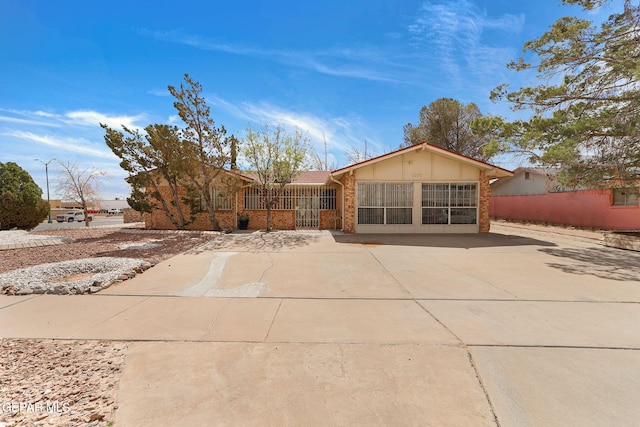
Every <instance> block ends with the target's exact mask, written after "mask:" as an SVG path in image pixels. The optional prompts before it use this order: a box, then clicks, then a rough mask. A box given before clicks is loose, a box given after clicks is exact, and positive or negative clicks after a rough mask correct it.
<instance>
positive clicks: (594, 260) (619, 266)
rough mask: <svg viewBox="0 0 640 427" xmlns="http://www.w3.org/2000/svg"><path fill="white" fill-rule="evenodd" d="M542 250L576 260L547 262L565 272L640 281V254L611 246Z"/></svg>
mask: <svg viewBox="0 0 640 427" xmlns="http://www.w3.org/2000/svg"><path fill="white" fill-rule="evenodd" d="M540 251H541V252H544V253H545V254H549V255H552V256H555V257H558V258H564V259H566V260H571V261H574V262H572V263H568V264H561V263H547V265H548V266H549V267H553V268H557V269H560V270H562V271H564V272H565V273H572V274H582V275H591V276H596V277H600V278H602V279H611V280H620V281H640V254H638V253H637V252H632V251H625V250H622V249H611V248H604V247H602V248H579V249H578V248H543V249H540Z"/></svg>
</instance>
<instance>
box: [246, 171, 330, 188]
mask: <svg viewBox="0 0 640 427" xmlns="http://www.w3.org/2000/svg"><path fill="white" fill-rule="evenodd" d="M330 173H331V172H329V171H303V172H300V173H298V175H296V177H295V178H294V179H293V181H292V182H291V183H289V184H287V185H324V184H325V183H326V182H327V180H328V179H329V174H330ZM241 176H242V177H243V178H244V179H247V180H250V181H258V182H259V179H258V174H256V173H255V172H245V174H244V175H241Z"/></svg>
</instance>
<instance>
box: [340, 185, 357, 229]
mask: <svg viewBox="0 0 640 427" xmlns="http://www.w3.org/2000/svg"><path fill="white" fill-rule="evenodd" d="M342 184H344V232H345V233H355V232H356V177H355V176H353V175H350V174H348V173H346V174H345V175H344V177H343V178H342Z"/></svg>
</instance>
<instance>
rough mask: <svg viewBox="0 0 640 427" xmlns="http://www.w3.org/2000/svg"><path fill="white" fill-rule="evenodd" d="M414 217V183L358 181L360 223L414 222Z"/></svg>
mask: <svg viewBox="0 0 640 427" xmlns="http://www.w3.org/2000/svg"><path fill="white" fill-rule="evenodd" d="M412 217H413V184H412V183H409V184H400V183H392V182H360V183H358V224H381V225H383V224H387V225H389V224H412V223H413V220H412Z"/></svg>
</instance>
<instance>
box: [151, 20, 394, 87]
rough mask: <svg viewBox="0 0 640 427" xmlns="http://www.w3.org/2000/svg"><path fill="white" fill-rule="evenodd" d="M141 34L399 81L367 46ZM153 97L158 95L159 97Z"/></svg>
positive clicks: (326, 70) (323, 71) (332, 71)
mask: <svg viewBox="0 0 640 427" xmlns="http://www.w3.org/2000/svg"><path fill="white" fill-rule="evenodd" d="M140 32H141V33H142V34H143V35H145V36H148V37H152V38H155V39H157V40H161V41H165V42H170V43H178V44H183V45H186V46H191V47H193V48H196V49H201V50H209V51H216V52H224V53H230V54H234V55H241V56H251V57H257V58H262V59H264V60H268V61H274V62H278V63H281V64H286V65H289V66H293V67H298V68H304V69H309V70H313V71H315V72H318V73H321V74H326V75H330V76H338V77H350V78H355V79H364V80H372V81H395V82H398V81H399V80H398V79H396V78H394V77H393V76H391V75H390V74H389V71H388V70H384V68H381V67H380V65H382V64H381V63H380V61H384V60H386V58H387V55H386V54H384V53H381V52H379V51H378V50H377V49H375V48H371V47H367V46H360V47H359V48H358V49H329V50H324V51H295V50H282V49H280V50H279V49H263V48H257V47H247V46H241V45H238V44H232V43H219V42H214V41H211V40H207V39H205V38H202V37H200V36H198V35H193V34H185V33H182V32H180V31H150V30H140ZM387 65H389V64H387ZM383 70H384V71H383ZM153 94H154V95H155V93H153Z"/></svg>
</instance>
